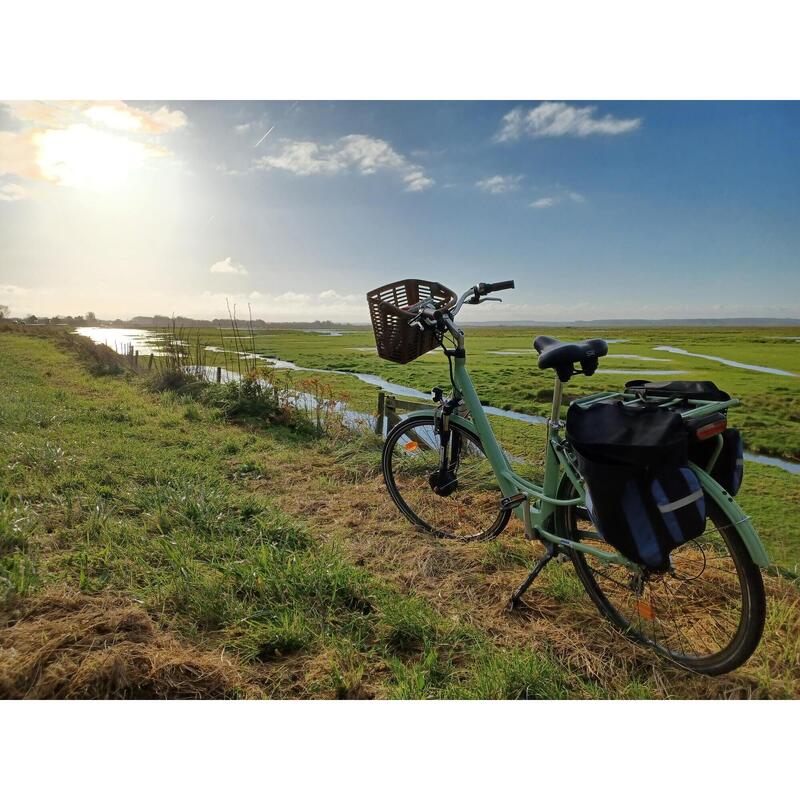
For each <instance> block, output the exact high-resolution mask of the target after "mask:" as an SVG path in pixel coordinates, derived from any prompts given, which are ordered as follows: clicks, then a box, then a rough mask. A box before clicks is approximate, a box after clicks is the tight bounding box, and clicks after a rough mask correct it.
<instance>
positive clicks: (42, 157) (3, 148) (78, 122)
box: [0, 100, 188, 189]
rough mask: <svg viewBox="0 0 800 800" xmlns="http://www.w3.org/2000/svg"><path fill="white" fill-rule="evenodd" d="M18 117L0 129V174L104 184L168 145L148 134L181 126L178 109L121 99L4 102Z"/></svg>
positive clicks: (156, 155) (183, 120)
mask: <svg viewBox="0 0 800 800" xmlns="http://www.w3.org/2000/svg"><path fill="white" fill-rule="evenodd" d="M4 105H5V106H6V107H7V108H8V111H9V113H10V114H11V116H12V117H13V118H14V119H16V120H17V121H18V122H21V123H22V128H21V129H20V130H17V131H0V175H17V176H19V177H22V178H28V179H30V180H42V181H49V182H50V183H54V184H56V185H65V186H80V187H89V188H95V189H102V188H107V187H108V186H110V185H111V184H112V183H116V182H118V181H119V180H120V179H123V178H124V177H125V176H127V174H128V173H129V172H131V171H132V170H133V169H136V168H138V167H141V166H142V165H143V164H144V163H145V162H147V161H150V160H151V159H153V158H159V157H162V156H165V155H168V151H167V150H166V149H164V148H163V147H161V146H160V145H157V144H155V143H153V141H152V140H150V141H147V140H145V141H142V140H141V139H136V138H133V137H134V136H138V135H144V136H146V137H148V138H150V139H152V137H156V136H160V135H162V134H166V133H170V132H171V131H174V130H177V129H178V128H182V127H184V126H185V125H186V124H187V122H188V120H187V118H186V115H185V114H184V113H183V112H182V111H177V110H170V109H169V108H168V107H167V106H161V107H160V108H158V109H155V110H152V111H150V110H147V109H141V108H136V107H134V106H129V105H128V104H127V103H123V102H121V101H101V102H95V101H84V100H81V101H58V102H51V103H45V102H8V103H4Z"/></svg>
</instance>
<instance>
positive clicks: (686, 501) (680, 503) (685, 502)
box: [658, 489, 703, 514]
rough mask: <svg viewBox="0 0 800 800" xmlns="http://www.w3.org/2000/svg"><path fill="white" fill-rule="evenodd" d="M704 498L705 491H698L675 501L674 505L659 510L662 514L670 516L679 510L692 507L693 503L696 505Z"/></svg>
mask: <svg viewBox="0 0 800 800" xmlns="http://www.w3.org/2000/svg"><path fill="white" fill-rule="evenodd" d="M702 496H703V490H702V489H698V490H697V491H696V492H692V493H691V494H688V495H686V497H681V498H680V499H679V500H674V501H673V502H672V503H664V505H660V506H659V507H658V510H659V511H660V512H661V513H662V514H669V513H670V512H671V511H677V510H678V509H679V508H684V507H685V506H690V505H691V504H692V503H696V502H697V501H698V500H699V499H700V498H701V497H702Z"/></svg>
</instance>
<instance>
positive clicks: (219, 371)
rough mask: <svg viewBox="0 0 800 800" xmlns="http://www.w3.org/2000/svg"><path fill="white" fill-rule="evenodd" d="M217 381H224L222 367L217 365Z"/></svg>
mask: <svg viewBox="0 0 800 800" xmlns="http://www.w3.org/2000/svg"><path fill="white" fill-rule="evenodd" d="M217 383H222V367H217Z"/></svg>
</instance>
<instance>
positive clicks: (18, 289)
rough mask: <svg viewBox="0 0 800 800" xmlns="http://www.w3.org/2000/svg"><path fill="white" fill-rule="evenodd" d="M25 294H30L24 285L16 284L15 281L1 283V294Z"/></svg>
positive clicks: (18, 295) (15, 295) (4, 295)
mask: <svg viewBox="0 0 800 800" xmlns="http://www.w3.org/2000/svg"><path fill="white" fill-rule="evenodd" d="M24 294H28V290H27V289H25V288H24V287H22V286H15V285H14V284H13V283H5V284H3V283H0V296H3V297H6V296H8V297H10V296H14V297H21V296H22V295H24Z"/></svg>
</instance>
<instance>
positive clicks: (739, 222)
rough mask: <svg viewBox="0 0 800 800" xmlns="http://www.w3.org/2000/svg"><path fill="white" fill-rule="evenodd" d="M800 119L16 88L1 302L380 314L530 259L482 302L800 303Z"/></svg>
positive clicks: (562, 308) (138, 309)
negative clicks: (368, 302)
mask: <svg viewBox="0 0 800 800" xmlns="http://www.w3.org/2000/svg"><path fill="white" fill-rule="evenodd" d="M799 131H800V104H798V103H788V102H781V103H768V102H757V103H744V102H730V103H705V102H701V103H698V102H693V103H671V102H669V103H668V102H602V101H587V102H575V101H571V102H569V103H559V102H552V101H550V102H544V103H543V102H541V101H517V102H486V103H482V102H459V103H449V102H427V103H410V102H402V103H400V102H391V103H382V102H335V103H334V102H296V103H290V102H263V103H262V102H232V101H226V102H164V101H161V102H153V103H138V102H137V103H133V102H128V103H123V102H121V101H118V102H108V101H103V102H88V101H84V102H71V103H66V102H54V103H10V104H5V105H3V106H0V303H4V304H7V305H10V306H11V308H12V312H15V313H26V312H34V313H39V314H54V313H59V312H60V313H79V312H84V311H87V310H89V309H92V310H94V311H95V312H96V313H97V314H98V315H99V316H111V317H116V316H122V317H126V316H130V315H133V314H152V313H165V314H170V313H173V312H174V313H176V314H187V315H194V316H206V317H208V316H224V315H225V313H226V312H225V301H226V298H228V299H230V300H231V301H232V302H235V303H236V304H237V305H238V306H239V307H244V306H246V304H247V303H248V302H249V303H250V304H251V305H252V308H253V313H254V315H255V316H260V317H264V318H265V319H274V320H290V319H313V318H331V319H334V320H337V321H362V320H365V319H366V306H365V303H364V300H363V296H364V293H365V292H366V291H367V290H369V289H371V288H374V287H375V286H378V285H381V284H383V283H387V282H389V281H391V280H394V279H397V278H403V277H427V278H433V279H436V280H439V281H441V282H442V283H445V284H447V285H449V286H451V287H453V288H454V289H457V290H459V291H460V290H461V289H463V288H466V287H467V286H469V285H471V284H472V283H475V282H476V281H480V280H489V281H491V280H501V279H506V278H514V279H515V280H516V281H517V286H518V289H517V291H515V292H514V293H513V296H512V293H509V296H508V297H507V302H505V303H504V304H503V305H502V306H501V305H500V304H496V305H492V306H490V307H486V306H484V307H483V308H481V309H469V312H468V313H469V315H471V318H473V319H481V318H483V319H487V318H489V316H490V317H491V318H493V319H506V320H513V319H541V320H571V319H588V318H609V317H621V316H624V317H648V318H654V317H693V316H703V317H705V316H712V317H714V316H800V263H799V262H800V224H798V223H800V214H799V213H798V212H799V211H800V157H799V156H800V133H798V132H799ZM265 134H267V135H266V138H263V137H264V136H265ZM487 309H488V310H487Z"/></svg>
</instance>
